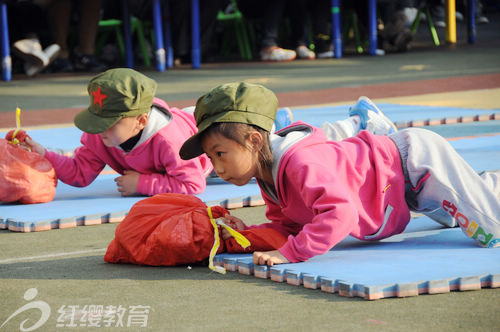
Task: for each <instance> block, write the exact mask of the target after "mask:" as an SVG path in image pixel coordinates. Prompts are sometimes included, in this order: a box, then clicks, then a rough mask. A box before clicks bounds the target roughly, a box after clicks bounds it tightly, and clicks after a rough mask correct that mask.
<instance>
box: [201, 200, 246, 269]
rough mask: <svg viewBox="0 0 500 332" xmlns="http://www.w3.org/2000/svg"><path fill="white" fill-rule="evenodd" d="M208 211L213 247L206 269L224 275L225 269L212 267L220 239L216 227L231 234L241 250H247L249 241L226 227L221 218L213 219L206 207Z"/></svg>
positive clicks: (208, 209)
mask: <svg viewBox="0 0 500 332" xmlns="http://www.w3.org/2000/svg"><path fill="white" fill-rule="evenodd" d="M207 211H208V218H210V223H211V224H212V227H213V228H214V245H213V246H212V250H210V257H209V260H208V267H209V268H210V270H212V271H215V272H218V273H221V274H226V269H225V268H223V267H222V266H214V257H215V255H216V254H217V250H218V249H219V246H220V237H219V228H218V227H217V225H220V226H222V227H224V228H225V229H226V230H227V231H228V232H229V234H231V235H232V236H233V237H234V239H235V240H236V242H238V244H239V245H240V246H242V247H243V248H247V247H248V246H249V245H250V241H248V239H247V238H246V237H244V236H243V235H242V234H241V233H239V232H237V231H235V230H234V229H232V228H231V227H229V226H228V225H226V224H225V223H224V221H223V220H222V218H217V219H214V217H213V216H212V209H211V208H210V207H207Z"/></svg>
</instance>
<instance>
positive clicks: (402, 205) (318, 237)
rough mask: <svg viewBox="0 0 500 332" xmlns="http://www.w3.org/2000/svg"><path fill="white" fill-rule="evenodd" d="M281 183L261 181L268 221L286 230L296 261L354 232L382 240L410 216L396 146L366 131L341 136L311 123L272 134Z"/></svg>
mask: <svg viewBox="0 0 500 332" xmlns="http://www.w3.org/2000/svg"><path fill="white" fill-rule="evenodd" d="M271 146H272V152H273V156H274V163H273V178H274V183H275V188H269V187H268V186H266V184H264V183H262V182H259V185H260V186H261V191H262V196H263V198H264V200H265V202H266V205H267V210H266V217H267V218H268V219H269V220H271V223H265V224H261V225H257V226H250V228H253V227H269V228H273V229H275V230H277V231H279V232H281V233H282V234H284V235H286V236H288V241H287V243H286V244H285V245H284V246H283V247H281V248H280V249H279V251H280V252H281V254H282V255H283V256H285V257H286V258H287V259H288V260H289V261H290V262H299V261H306V260H308V259H309V258H311V257H313V256H316V255H320V254H324V253H326V252H327V251H328V250H330V249H332V248H333V247H334V246H335V245H336V244H337V243H338V242H340V241H342V240H343V239H344V238H346V237H347V236H348V235H351V236H353V237H356V238H359V239H363V240H379V239H382V238H385V237H388V236H391V235H394V234H398V233H401V232H403V230H404V229H405V227H406V225H407V224H408V222H409V221H410V211H409V208H408V206H407V204H406V201H405V179H404V175H403V170H402V167H401V160H400V155H399V152H398V149H397V148H396V145H395V144H394V143H393V141H392V140H391V139H390V138H388V137H386V136H375V135H372V134H370V133H368V132H367V131H362V132H361V133H360V134H359V135H357V136H356V137H352V138H348V139H346V140H343V141H341V142H333V141H327V138H326V136H325V134H324V133H323V131H321V130H320V129H318V128H314V127H311V126H309V125H307V124H305V123H302V122H297V123H294V124H293V125H291V126H289V127H287V128H285V129H283V130H281V131H279V132H277V133H276V134H271Z"/></svg>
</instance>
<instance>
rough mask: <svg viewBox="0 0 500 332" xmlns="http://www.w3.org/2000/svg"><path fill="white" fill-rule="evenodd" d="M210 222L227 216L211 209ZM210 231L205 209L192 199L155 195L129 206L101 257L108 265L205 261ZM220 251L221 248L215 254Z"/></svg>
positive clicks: (217, 208)
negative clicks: (212, 218)
mask: <svg viewBox="0 0 500 332" xmlns="http://www.w3.org/2000/svg"><path fill="white" fill-rule="evenodd" d="M211 209H212V215H213V217H214V218H220V217H223V216H224V215H225V214H228V213H229V212H228V211H227V210H226V209H224V208H222V207H220V206H214V207H212V208H211ZM213 244H214V229H213V226H212V224H211V223H210V219H209V217H208V212H207V206H206V205H205V204H204V203H203V202H202V201H201V200H200V199H199V198H197V197H196V196H192V195H184V194H171V193H169V194H159V195H155V196H153V197H149V198H146V199H143V200H141V201H139V202H137V203H135V204H134V206H132V208H131V209H130V211H129V213H128V214H127V216H126V217H125V218H124V219H123V221H122V222H121V223H120V224H119V225H118V227H117V228H116V231H115V238H114V239H113V240H112V241H111V243H110V244H109V246H108V250H107V251H106V255H105V256H104V261H106V262H108V263H132V264H143V265H155V266H158V265H165V266H174V265H181V264H193V263H197V262H201V261H203V260H204V259H206V258H208V256H209V255H210V250H211V249H212V246H213ZM222 250H223V248H222V246H221V247H220V248H219V251H218V252H221V251H222Z"/></svg>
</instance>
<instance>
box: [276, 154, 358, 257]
mask: <svg viewBox="0 0 500 332" xmlns="http://www.w3.org/2000/svg"><path fill="white" fill-rule="evenodd" d="M326 165H328V166H326ZM294 166H297V167H288V170H287V172H285V174H284V178H283V179H282V180H283V182H282V186H284V188H286V192H288V193H292V195H287V198H285V200H286V201H287V202H286V203H285V204H287V205H288V206H294V201H293V200H299V199H300V200H302V202H300V203H298V204H297V206H306V208H307V209H310V211H311V212H312V216H313V217H312V220H311V221H310V222H308V223H306V224H305V225H304V226H303V228H302V230H300V232H298V234H297V235H296V236H294V235H289V236H288V241H287V243H285V245H284V246H283V247H281V248H280V249H279V251H280V252H281V254H282V255H283V256H285V257H286V258H287V259H288V260H289V261H291V262H300V261H306V260H308V259H309V258H311V257H314V256H316V255H321V254H324V253H326V252H327V251H328V250H330V249H331V248H333V247H334V246H335V245H336V244H337V243H338V242H340V241H342V240H343V239H344V238H346V237H347V236H348V235H349V233H351V232H352V230H353V229H354V227H356V225H357V223H358V218H359V217H358V214H357V207H356V204H355V203H354V202H353V200H352V198H351V196H350V191H349V190H348V183H347V182H348V181H349V180H348V179H343V178H341V177H339V176H338V173H336V172H335V171H333V170H334V169H335V164H334V161H330V160H323V161H316V162H314V161H311V160H309V161H308V162H307V163H302V164H301V165H294Z"/></svg>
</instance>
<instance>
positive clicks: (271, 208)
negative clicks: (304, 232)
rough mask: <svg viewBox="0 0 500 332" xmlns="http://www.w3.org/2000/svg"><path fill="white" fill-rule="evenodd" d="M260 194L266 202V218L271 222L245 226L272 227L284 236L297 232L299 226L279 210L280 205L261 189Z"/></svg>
mask: <svg viewBox="0 0 500 332" xmlns="http://www.w3.org/2000/svg"><path fill="white" fill-rule="evenodd" d="M261 194H262V197H263V199H264V202H265V204H266V218H267V219H268V220H270V221H271V222H266V223H262V224H259V225H250V226H248V227H247V228H248V229H251V228H272V229H274V230H276V231H278V232H280V233H281V234H283V235H285V236H288V235H290V234H294V235H295V234H297V232H298V231H299V230H300V227H298V225H297V224H295V223H294V222H293V221H292V220H290V219H289V218H287V217H286V216H285V215H284V214H283V213H282V212H281V207H280V205H279V204H278V203H276V202H275V201H274V200H273V199H271V198H270V197H269V196H268V195H266V193H265V192H263V191H262V192H261Z"/></svg>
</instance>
